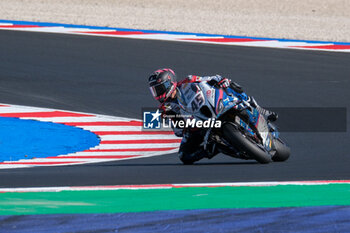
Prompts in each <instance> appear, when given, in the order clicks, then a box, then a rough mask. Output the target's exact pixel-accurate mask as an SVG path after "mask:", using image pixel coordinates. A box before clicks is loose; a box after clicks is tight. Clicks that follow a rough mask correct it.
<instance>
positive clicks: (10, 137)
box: [0, 117, 100, 229]
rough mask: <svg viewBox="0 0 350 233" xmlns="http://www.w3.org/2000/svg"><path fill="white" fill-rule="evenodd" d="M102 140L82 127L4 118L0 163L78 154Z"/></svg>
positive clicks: (0, 125) (1, 121) (0, 124)
mask: <svg viewBox="0 0 350 233" xmlns="http://www.w3.org/2000/svg"><path fill="white" fill-rule="evenodd" d="M99 143H100V139H99V137H98V136H97V135H96V134H94V133H92V132H90V131H87V130H83V129H81V128H77V127H73V126H68V125H63V124H57V123H52V122H41V121H35V120H23V119H19V118H11V117H0V162H3V161H16V160H19V159H31V158H34V157H35V158H44V157H50V156H57V155H63V154H68V153H74V152H78V151H83V150H86V149H89V148H91V147H94V146H96V145H98V144H99ZM0 229H1V228H0Z"/></svg>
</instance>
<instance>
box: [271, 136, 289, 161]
mask: <svg viewBox="0 0 350 233" xmlns="http://www.w3.org/2000/svg"><path fill="white" fill-rule="evenodd" d="M274 144H275V147H276V154H275V155H274V156H273V157H272V160H273V161H275V162H283V161H286V160H287V159H288V158H289V156H290V148H289V147H288V146H287V145H286V144H284V142H282V140H280V139H279V138H277V139H275V140H274Z"/></svg>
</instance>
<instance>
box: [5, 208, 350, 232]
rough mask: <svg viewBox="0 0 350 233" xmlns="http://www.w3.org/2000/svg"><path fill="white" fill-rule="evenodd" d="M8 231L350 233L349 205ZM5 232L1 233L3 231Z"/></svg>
mask: <svg viewBox="0 0 350 233" xmlns="http://www.w3.org/2000/svg"><path fill="white" fill-rule="evenodd" d="M0 229H1V230H2V231H3V232H7V233H12V232H22V233H29V232H61V233H64V232H149V233H154V232H167V233H172V232H174V233H175V232H215V233H220V232H293V233H294V232H310V233H324V232H327V233H332V232H349V229H350V206H316V207H289V208H248V209H206V210H177V211H154V212H142V213H116V214H54V215H22V216H18V215H16V216H12V215H11V216H6V215H5V216H0ZM1 230H0V231H1Z"/></svg>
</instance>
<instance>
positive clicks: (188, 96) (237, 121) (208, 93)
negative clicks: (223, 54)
mask: <svg viewBox="0 0 350 233" xmlns="http://www.w3.org/2000/svg"><path fill="white" fill-rule="evenodd" d="M180 92H181V95H179V96H180V98H179V105H180V108H181V112H182V114H188V115H189V116H191V118H194V119H196V120H200V121H206V120H214V121H216V122H217V121H220V122H221V127H216V128H215V127H209V128H208V129H206V132H205V137H204V142H203V144H204V148H205V150H207V152H208V154H209V156H210V154H211V153H213V149H214V148H215V150H217V151H218V152H221V153H224V154H226V155H229V156H232V157H235V158H240V159H246V160H256V161H258V162H259V163H269V162H272V161H275V162H279V161H285V160H287V159H288V158H289V156H290V148H289V147H288V146H287V145H286V144H285V143H284V142H283V140H282V139H281V138H280V137H279V132H278V130H277V128H276V126H275V125H274V124H272V123H271V122H269V121H268V119H267V118H266V116H264V115H263V114H262V113H260V112H259V107H258V106H257V104H256V102H255V100H254V101H253V102H252V101H249V102H248V101H247V100H244V99H247V96H246V94H245V93H243V91H241V89H239V88H235V86H234V85H230V87H228V88H220V87H218V86H217V85H209V83H207V82H200V83H188V84H185V85H184V86H183V87H182V88H181V90H180ZM242 95H243V96H242ZM242 97H246V98H242ZM251 102H252V103H251Z"/></svg>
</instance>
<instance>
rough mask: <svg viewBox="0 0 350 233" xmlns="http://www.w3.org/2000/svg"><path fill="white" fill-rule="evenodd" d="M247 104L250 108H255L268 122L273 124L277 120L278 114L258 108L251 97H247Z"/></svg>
mask: <svg viewBox="0 0 350 233" xmlns="http://www.w3.org/2000/svg"><path fill="white" fill-rule="evenodd" d="M248 102H249V104H250V105H251V106H252V107H254V108H256V109H257V110H258V111H259V113H260V114H262V115H264V116H265V117H266V119H267V121H268V122H275V121H276V120H277V119H278V114H277V113H276V112H273V111H270V110H267V109H265V108H262V107H260V106H259V105H258V103H257V102H256V100H255V99H254V97H253V96H251V97H249V100H248Z"/></svg>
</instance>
